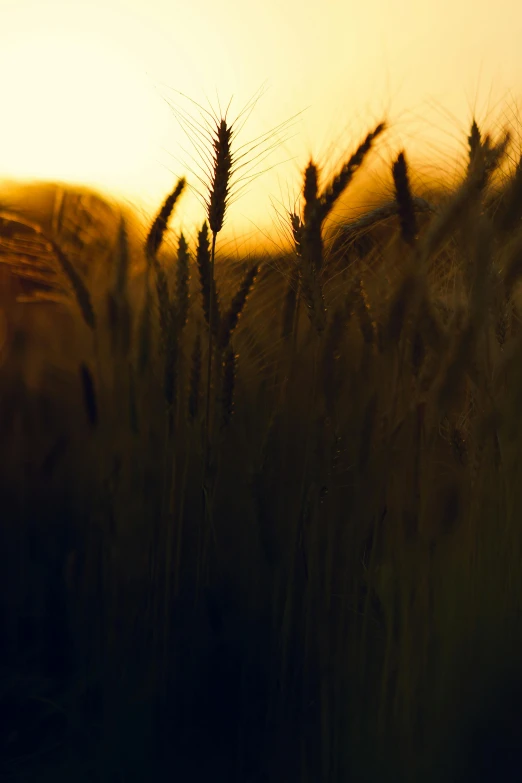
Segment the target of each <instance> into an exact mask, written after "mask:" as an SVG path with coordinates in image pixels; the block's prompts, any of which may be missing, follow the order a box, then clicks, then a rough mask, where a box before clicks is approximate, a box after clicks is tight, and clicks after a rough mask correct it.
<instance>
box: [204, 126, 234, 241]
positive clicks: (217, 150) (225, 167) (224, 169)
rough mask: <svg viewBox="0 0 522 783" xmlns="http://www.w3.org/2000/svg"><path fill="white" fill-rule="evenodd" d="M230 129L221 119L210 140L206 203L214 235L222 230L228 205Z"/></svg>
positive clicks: (230, 153) (230, 164) (230, 162)
mask: <svg viewBox="0 0 522 783" xmlns="http://www.w3.org/2000/svg"><path fill="white" fill-rule="evenodd" d="M231 141H232V128H231V127H230V126H229V125H228V124H227V121H226V120H225V119H222V120H221V122H220V123H219V125H218V126H217V129H216V133H215V135H214V138H213V140H212V144H213V147H214V158H213V166H212V178H211V181H210V197H209V200H208V203H207V214H208V224H209V226H210V230H211V231H212V233H213V234H214V235H216V234H218V233H219V232H220V231H221V229H222V228H223V222H224V220H225V212H226V209H227V204H228V197H229V187H230V175H231V172H232V152H231Z"/></svg>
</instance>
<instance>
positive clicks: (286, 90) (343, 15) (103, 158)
mask: <svg viewBox="0 0 522 783" xmlns="http://www.w3.org/2000/svg"><path fill="white" fill-rule="evenodd" d="M521 33H522V11H521V10H520V7H519V4H518V3H516V2H515V1H514V0H497V2H495V3H494V4H492V3H491V1H490V0H474V1H473V2H472V0H451V2H450V0H438V2H437V3H429V4H428V3H427V2H425V1H424V0H423V1H421V0H394V2H388V1H387V0H367V2H365V3H348V2H346V1H345V2H341V0H322V2H319V3H316V2H310V0H304V2H303V0H301V1H300V2H297V0H264V2H263V3H257V2H256V3H254V2H251V1H250V0H222V1H221V2H215V0H214V1H213V2H211V0H190V1H189V2H183V3H182V2H179V0H62V1H61V2H60V1H59V0H0V35H1V37H2V46H1V48H0V73H1V74H2V78H1V79H0V107H1V109H2V113H1V120H0V175H3V176H6V177H23V178H42V179H52V180H61V181H67V182H79V183H85V184H89V185H94V186H99V187H101V188H103V189H105V190H108V191H110V192H112V193H115V194H116V195H120V194H124V195H125V196H126V197H127V198H129V199H130V200H131V201H132V202H133V203H136V204H137V205H138V206H140V207H143V208H145V209H151V210H154V209H155V208H156V207H157V206H158V205H159V203H160V202H161V201H162V199H163V198H164V196H165V195H166V194H167V193H168V192H169V190H170V189H171V188H172V186H173V185H174V183H175V180H176V178H177V177H178V176H180V175H183V174H186V175H187V176H188V179H189V181H190V182H191V183H192V184H194V185H197V184H198V182H197V180H196V178H195V177H194V176H193V175H192V174H190V172H189V171H188V167H192V168H195V166H194V163H193V162H191V161H190V159H189V157H188V153H189V152H191V153H192V154H195V151H194V149H193V148H191V147H190V143H189V142H188V140H187V138H186V136H185V135H184V134H183V132H182V130H181V129H180V127H179V125H178V124H177V122H176V120H175V117H174V115H173V112H172V110H171V109H170V108H169V107H168V106H167V104H166V103H165V100H164V99H165V98H168V99H169V100H176V101H177V103H178V104H179V105H180V106H183V107H184V108H186V109H189V110H190V112H191V113H192V114H194V115H196V110H195V109H194V107H191V106H190V104H189V103H187V102H186V101H183V99H182V98H180V97H176V95H175V93H174V92H172V90H170V89H169V88H173V89H176V90H179V91H181V92H183V93H185V94H187V95H189V96H190V97H191V98H193V99H194V100H196V101H198V102H199V103H205V101H206V96H208V99H209V100H210V102H211V104H212V106H213V107H215V108H216V109H217V105H218V103H217V101H218V96H219V100H220V102H221V105H222V106H226V104H227V103H228V101H229V100H230V98H231V96H234V98H233V101H232V106H231V109H230V114H229V116H230V117H231V118H234V116H235V115H236V114H237V113H238V112H239V110H240V109H241V108H242V107H243V106H244V105H245V104H246V103H247V101H248V100H249V99H251V98H252V96H253V95H254V94H255V93H256V92H257V91H258V90H259V89H260V88H261V87H262V86H263V85H265V86H266V90H265V92H264V95H263V97H261V99H260V100H259V102H258V103H257V105H256V107H255V109H254V111H253V113H252V115H251V116H250V118H249V120H248V122H247V124H246V126H245V128H244V130H243V132H242V134H241V136H240V138H239V139H238V143H240V142H241V141H243V142H248V141H249V140H250V139H254V138H256V137H257V136H259V135H260V134H262V133H266V132H267V131H269V130H270V129H271V128H273V127H275V126H278V125H280V124H281V123H282V122H284V121H285V120H289V119H290V118H291V117H293V116H294V115H297V114H298V113H300V114H299V116H298V117H297V119H296V120H295V121H294V123H293V124H292V125H291V127H289V128H288V129H287V130H286V131H285V134H283V135H285V137H286V142H285V143H284V144H283V145H281V146H279V147H278V148H277V149H276V150H275V151H274V152H273V154H271V155H270V157H269V158H268V159H267V160H266V161H265V162H264V163H263V164H261V166H260V167H259V170H262V169H263V168H267V167H268V166H272V167H273V168H272V169H271V170H270V171H268V172H266V173H264V174H262V175H261V176H260V178H259V179H256V180H255V181H254V182H253V183H252V184H251V185H250V186H249V187H248V189H247V191H246V193H245V194H244V195H242V196H241V198H240V199H239V200H238V201H237V203H236V204H234V205H233V206H232V207H231V209H230V212H229V221H228V227H229V230H232V231H233V233H234V234H235V235H236V236H237V237H240V236H241V237H246V236H248V235H255V234H256V229H255V226H259V227H261V228H262V229H263V230H265V231H268V232H269V233H270V234H271V236H273V237H274V238H275V239H276V241H277V239H278V237H277V233H276V232H275V228H274V225H275V222H276V212H275V210H276V209H279V210H280V211H282V210H283V209H284V207H287V206H289V205H290V204H292V203H293V199H294V197H295V196H296V195H297V194H298V192H299V186H300V178H299V172H300V171H301V170H302V168H303V166H304V164H305V162H306V160H307V157H308V156H309V154H310V153H312V154H313V155H314V156H315V158H316V159H317V160H318V161H319V162H320V163H322V164H324V166H325V168H326V172H331V171H332V170H333V169H334V168H335V167H336V165H337V164H338V163H340V162H341V161H342V160H343V159H344V158H345V157H346V155H347V154H349V153H351V152H352V151H353V150H354V149H355V147H356V146H357V144H358V143H359V142H360V141H361V139H362V138H363V137H364V135H365V134H366V132H367V131H368V130H369V129H370V128H371V127H372V126H373V125H374V124H375V123H376V122H377V121H379V120H380V119H381V118H382V116H383V115H386V116H387V117H388V118H389V119H390V121H391V123H392V127H391V131H390V132H389V134H388V135H387V136H386V138H385V139H384V140H383V142H382V143H381V145H380V146H379V149H378V153H377V154H376V155H375V158H374V163H375V162H377V163H378V162H379V161H384V162H388V161H391V159H392V156H393V154H394V153H395V152H396V151H397V150H398V149H399V148H400V146H401V145H404V146H405V147H406V150H407V152H408V153H409V156H410V158H413V157H414V156H415V155H421V156H422V157H423V167H421V169H420V170H421V171H423V172H427V171H428V170H429V164H430V163H432V164H434V163H436V162H437V159H436V158H434V155H435V154H436V155H437V156H438V158H439V160H442V162H443V163H442V165H443V166H446V167H447V168H448V170H449V169H451V163H452V161H454V160H455V159H457V157H458V154H459V149H462V143H465V135H466V131H467V127H468V123H469V119H470V117H471V114H472V111H473V109H476V112H477V115H478V118H479V119H484V118H485V117H486V116H488V115H489V113H491V114H492V116H494V117H495V118H497V117H498V112H499V110H501V109H504V110H508V109H513V107H514V105H515V102H516V101H517V100H518V98H519V94H520V93H519V91H520V87H521V86H522V58H521V56H520V40H521ZM499 101H500V103H498V102H499ZM497 104H498V105H497ZM207 105H208V104H207ZM495 109H496V113H495ZM196 116H197V115H196ZM459 144H460V145H461V146H460V148H459ZM182 147H183V148H184V150H185V151H184V150H183V149H182ZM276 164H277V165H276ZM179 215H180V217H182V220H183V225H184V227H185V228H186V230H187V232H188V233H189V234H190V233H191V232H192V230H193V226H194V224H200V223H201V222H202V220H203V218H204V213H203V209H202V207H201V206H200V205H199V204H198V202H197V200H196V199H195V197H194V196H192V194H188V195H187V196H186V197H185V198H184V201H183V204H182V205H180V213H179Z"/></svg>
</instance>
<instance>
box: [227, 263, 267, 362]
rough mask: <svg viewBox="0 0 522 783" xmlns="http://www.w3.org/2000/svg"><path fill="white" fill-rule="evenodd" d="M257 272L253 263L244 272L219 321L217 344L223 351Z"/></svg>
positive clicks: (256, 265) (256, 266)
mask: <svg viewBox="0 0 522 783" xmlns="http://www.w3.org/2000/svg"><path fill="white" fill-rule="evenodd" d="M258 273H259V264H258V263H255V264H253V266H252V267H251V268H250V269H249V270H248V272H247V273H246V275H245V278H244V280H243V282H242V283H241V285H240V286H239V289H238V291H237V293H236V294H235V296H234V298H233V299H232V303H231V305H230V308H229V310H228V313H227V314H226V316H225V317H224V318H223V320H222V321H221V324H220V331H219V336H218V345H219V348H220V350H222V351H224V350H225V348H227V346H228V345H229V343H230V340H231V337H232V335H233V333H234V331H235V329H236V327H237V324H238V322H239V319H240V318H241V314H242V312H243V309H244V307H245V304H246V301H247V298H248V295H249V293H250V292H251V290H252V288H253V286H254V283H255V280H256V277H257V275H258Z"/></svg>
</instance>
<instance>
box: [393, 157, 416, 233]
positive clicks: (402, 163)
mask: <svg viewBox="0 0 522 783" xmlns="http://www.w3.org/2000/svg"><path fill="white" fill-rule="evenodd" d="M392 172H393V182H394V184H395V199H396V201H397V207H398V210H399V221H400V225H401V235H402V238H403V239H404V241H405V242H406V243H407V244H408V245H411V246H413V245H414V244H415V239H416V237H417V233H418V227H417V217H416V215H415V208H414V203H413V198H412V193H411V188H410V181H409V177H408V164H407V163H406V158H405V156H404V152H401V153H399V156H398V158H397V160H396V161H395V163H394V164H393V168H392Z"/></svg>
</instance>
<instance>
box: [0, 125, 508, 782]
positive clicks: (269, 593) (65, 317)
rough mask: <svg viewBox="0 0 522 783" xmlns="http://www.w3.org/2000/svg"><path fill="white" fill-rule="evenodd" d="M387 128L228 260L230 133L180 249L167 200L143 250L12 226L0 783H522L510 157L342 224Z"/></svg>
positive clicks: (404, 186) (1, 420) (35, 215)
mask: <svg viewBox="0 0 522 783" xmlns="http://www.w3.org/2000/svg"><path fill="white" fill-rule="evenodd" d="M386 130H387V128H386V125H385V124H384V123H381V124H378V125H377V126H376V127H375V128H374V129H372V130H370V131H369V133H368V134H367V136H366V138H364V139H362V140H360V141H359V142H357V141H356V143H355V144H354V143H353V140H351V141H350V140H348V144H347V146H350V145H351V147H352V150H353V151H351V152H350V151H349V154H348V155H347V157H346V162H345V163H344V164H343V165H342V166H341V167H340V168H339V170H338V171H337V173H336V174H335V176H333V177H331V178H330V179H327V178H325V177H324V176H323V173H322V172H321V171H320V170H319V168H318V166H317V164H316V163H315V162H314V161H313V160H310V162H309V163H308V165H307V167H306V169H305V170H304V171H303V178H302V192H301V197H300V200H299V202H298V206H297V207H296V209H295V210H294V211H289V213H288V215H287V216H286V225H285V229H284V230H285V240H286V249H285V250H284V252H283V251H282V252H281V253H279V254H268V253H267V254H264V255H261V254H260V255H259V256H258V257H253V256H247V257H244V258H242V257H233V258H231V257H227V256H226V255H225V254H221V252H220V235H221V232H222V230H223V226H224V225H225V224H226V220H227V214H228V213H227V209H228V205H229V201H230V198H231V196H232V194H233V187H234V171H235V165H236V153H235V148H234V126H233V124H231V123H229V121H228V120H227V119H226V117H225V118H217V119H216V123H215V126H214V125H211V126H209V129H208V155H209V163H210V164H211V166H210V169H209V171H210V176H209V181H208V192H207V193H206V194H204V195H205V200H204V206H203V207H202V210H203V211H202V218H201V224H200V225H199V226H198V227H197V230H196V234H195V236H196V239H195V241H193V239H191V238H190V237H187V236H185V235H184V234H182V233H181V234H175V233H173V232H172V231H170V230H169V221H170V220H171V218H172V215H173V214H174V212H176V213H177V212H180V211H182V209H183V193H184V191H185V189H186V188H187V187H188V185H187V182H186V181H185V179H180V180H179V181H178V182H176V183H173V188H172V192H171V193H170V194H168V195H167V196H166V198H165V201H164V203H163V205H161V207H160V209H159V210H158V213H157V216H156V218H155V220H154V222H153V223H152V225H150V226H149V227H148V228H147V231H146V234H145V235H142V232H141V231H140V228H139V225H138V222H137V221H136V220H135V218H134V216H133V215H132V214H131V213H130V212H129V211H128V210H127V211H126V210H123V209H121V208H119V207H118V206H117V205H110V204H108V203H106V202H104V201H103V200H101V199H98V198H97V197H96V196H95V195H94V194H89V193H76V194H74V193H71V192H66V191H64V190H63V189H61V188H59V187H57V188H55V189H53V188H49V189H48V190H44V189H43V188H41V189H39V190H37V191H35V193H34V194H33V195H32V196H31V198H32V199H33V201H31V202H30V203H29V201H28V200H27V198H26V201H25V202H23V200H22V201H20V200H19V201H18V202H16V200H15V201H13V202H11V203H7V202H8V201H9V199H7V200H6V203H5V205H4V204H2V212H1V214H0V282H1V285H0V400H1V404H0V432H1V438H0V450H1V465H2V470H1V474H0V482H1V484H0V485H1V489H2V521H1V527H0V535H1V538H2V540H1V546H0V564H1V565H0V578H1V580H2V590H1V593H0V612H1V615H0V618H1V619H0V639H1V647H0V656H1V665H2V679H1V694H0V712H1V715H2V720H1V721H0V725H1V726H2V729H1V734H0V743H1V744H2V764H3V770H2V772H3V774H5V776H6V777H5V779H6V780H13V781H22V780H23V781H33V780H34V781H53V782H54V781H57V782H59V781H62V780H63V781H65V780H71V779H74V780H77V781H79V782H80V781H81V782H82V783H83V781H107V782H109V781H110V783H112V782H113V781H114V783H116V782H117V781H118V782H119V781H126V782H127V781H142V780H145V779H147V780H149V779H150V780H177V779H180V780H184V779H187V778H188V777H189V776H190V778H191V779H192V780H196V781H199V780H202V781H203V780H209V779H212V780H215V781H227V782H228V783H231V782H232V781H237V783H262V782H263V781H266V783H268V782H270V783H278V782H279V781H281V783H283V781H295V782H296V783H297V782H299V783H301V781H302V782H303V783H305V782H311V781H323V782H324V783H341V781H342V782H343V783H344V782H345V781H355V782H357V783H358V782H359V781H374V780H387V781H391V780H393V781H398V782H399V781H401V783H402V782H403V781H408V782H409V781H411V782H412V783H413V782H415V781H426V782H427V783H438V781H445V782H446V781H447V782H448V783H451V782H452V781H455V783H457V781H467V780H474V781H476V780H495V781H501V780H508V779H513V778H508V775H509V774H512V771H513V768H514V765H518V767H519V768H520V769H521V770H522V766H521V765H522V738H521V736H519V733H520V731H521V730H522V722H521V719H520V717H519V713H520V704H519V693H522V690H520V688H521V682H522V680H521V678H520V672H519V660H520V654H521V652H522V634H521V624H520V612H521V608H522V569H521V567H520V563H521V558H522V531H521V529H520V517H519V514H520V513H521V512H522V482H521V481H520V474H519V473H518V471H519V470H520V469H521V459H522V449H521V445H520V444H521V442H522V441H521V437H522V431H521V426H522V417H521V415H520V411H521V403H522V363H521V358H522V330H521V311H520V305H519V279H520V276H521V273H522V225H521V216H522V164H521V159H520V155H518V156H517V154H516V153H515V151H514V150H515V149H516V145H515V144H514V140H513V139H512V138H511V137H510V136H509V134H507V133H506V134H505V135H502V136H501V137H500V138H498V139H495V140H494V139H493V138H492V137H491V136H490V135H488V134H487V133H486V132H485V131H484V130H483V129H481V128H479V127H478V125H477V124H476V122H473V124H472V126H471V130H470V133H469V138H468V159H467V160H466V161H465V171H464V173H463V176H462V178H461V181H460V183H459V184H458V185H457V186H456V187H455V188H453V189H448V191H447V192H446V193H444V194H443V197H441V198H440V199H438V200H437V201H432V202H430V201H429V200H427V199H426V198H424V197H422V196H420V195H419V194H417V193H415V192H414V191H413V188H412V186H411V181H412V178H411V172H410V169H409V166H408V152H407V150H405V151H400V152H398V153H397V155H396V156H395V158H394V161H393V165H392V166H391V167H390V171H389V181H390V186H391V190H392V193H393V197H392V198H390V199H389V200H387V201H386V202H385V203H383V204H382V205H381V206H380V207H378V208H377V209H375V210H372V211H369V212H367V213H366V214H364V215H362V216H360V217H359V218H357V219H356V220H353V221H351V222H348V223H344V224H342V223H341V224H339V223H338V222H337V224H335V221H333V222H332V220H331V217H332V215H333V214H334V208H335V206H336V204H338V203H339V200H340V199H341V198H344V197H345V196H346V194H348V195H349V191H350V183H351V181H352V180H353V178H354V177H356V176H357V171H358V170H359V169H360V168H361V167H364V165H365V161H366V160H367V159H368V158H370V157H371V156H372V154H373V153H374V149H375V147H377V146H378V145H379V143H380V140H381V138H383V137H384V136H385V134H386ZM15 202H16V203H15ZM44 202H45V204H44ZM42 204H44V206H42ZM42 215H44V217H42ZM517 520H518V521H517ZM493 727H494V728H493Z"/></svg>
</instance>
